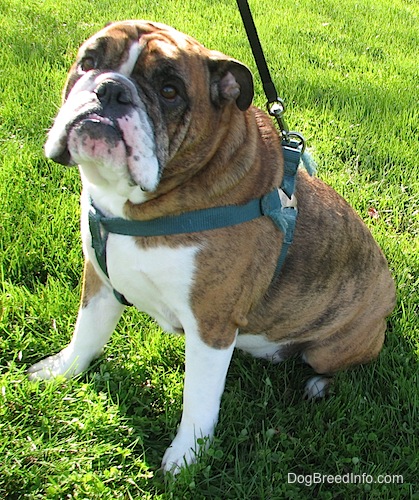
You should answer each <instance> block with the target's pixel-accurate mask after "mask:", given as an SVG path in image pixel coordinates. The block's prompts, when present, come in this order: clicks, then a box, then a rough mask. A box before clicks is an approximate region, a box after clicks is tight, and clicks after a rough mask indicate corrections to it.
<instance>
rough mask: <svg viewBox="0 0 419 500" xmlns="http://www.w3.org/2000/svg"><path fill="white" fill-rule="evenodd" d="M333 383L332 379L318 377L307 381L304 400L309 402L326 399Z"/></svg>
mask: <svg viewBox="0 0 419 500" xmlns="http://www.w3.org/2000/svg"><path fill="white" fill-rule="evenodd" d="M331 383H332V379H331V378H327V377H322V376H321V375H316V376H315V377H311V378H310V379H309V380H307V383H306V387H305V390H304V395H303V398H304V399H307V400H309V401H310V400H312V399H320V398H324V397H325V396H326V395H327V394H328V391H329V388H330V385H331Z"/></svg>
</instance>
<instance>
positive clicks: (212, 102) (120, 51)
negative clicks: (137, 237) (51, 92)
mask: <svg viewBox="0 0 419 500" xmlns="http://www.w3.org/2000/svg"><path fill="white" fill-rule="evenodd" d="M252 98H253V81H252V76H251V73H250V71H249V70H248V69H247V68H246V67H245V66H243V65H242V64H241V63H239V62H238V61H235V60H233V59H231V58H229V57H227V56H224V55H223V54H221V53H218V52H215V51H210V50H208V49H206V48H205V47H203V46H202V45H201V44H200V43H198V42H197V41H196V40H194V39H193V38H191V37H189V36H187V35H184V34H182V33H180V32H178V31H176V30H175V29H173V28H170V27H169V26H165V25H163V24H157V23H150V22H146V21H124V22H119V23H114V24H111V25H109V26H108V27H106V28H104V29H103V30H101V31H100V32H98V33H97V34H96V35H94V36H93V37H92V38H90V39H89V40H87V41H86V42H85V43H84V44H83V45H82V46H81V48H80V50H79V53H78V56H77V60H76V62H75V63H74V65H73V66H72V68H71V70H70V72H69V75H68V78H67V83H66V85H65V88H64V92H63V101H64V102H63V106H62V108H61V110H60V112H59V113H58V116H57V118H56V120H55V122H54V125H53V127H52V129H51V131H50V133H49V136H48V140H47V143H46V145H45V152H46V155H47V157H49V158H51V159H53V160H55V161H57V162H59V163H62V164H64V165H73V164H78V165H80V166H81V167H82V170H83V172H84V174H85V175H86V176H87V178H88V179H89V181H90V182H91V183H94V184H98V185H101V184H102V185H103V184H106V183H113V184H118V183H123V184H127V185H130V186H140V187H141V189H142V190H143V191H151V192H152V191H155V190H156V189H157V187H158V185H159V183H160V181H161V178H162V176H163V175H169V176H173V175H177V174H176V173H175V172H174V171H172V170H173V169H171V168H170V164H173V163H176V168H177V169H178V171H177V173H178V174H180V175H182V172H181V171H182V170H183V169H184V170H185V172H186V170H187V169H188V168H189V167H190V165H192V163H193V165H194V167H193V168H199V164H200V163H203V162H204V161H205V158H206V157H207V156H208V155H211V154H213V153H214V147H215V142H216V137H218V136H221V134H222V129H223V124H224V123H225V122H226V119H225V113H230V114H231V113H240V112H242V111H244V110H246V109H247V108H248V107H249V106H250V104H251V101H252ZM192 156H193V157H194V161H193V162H190V161H188V158H191V157H192ZM174 159H176V160H177V161H175V162H174V161H173V160H174ZM185 172H183V175H186V173H185Z"/></svg>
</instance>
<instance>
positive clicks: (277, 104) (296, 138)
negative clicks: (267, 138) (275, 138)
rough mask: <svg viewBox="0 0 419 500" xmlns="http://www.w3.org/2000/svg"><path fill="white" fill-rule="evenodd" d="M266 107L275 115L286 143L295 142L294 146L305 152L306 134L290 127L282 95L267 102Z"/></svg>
mask: <svg viewBox="0 0 419 500" xmlns="http://www.w3.org/2000/svg"><path fill="white" fill-rule="evenodd" d="M266 107H267V109H268V113H269V115H270V116H273V117H274V118H275V119H276V121H277V123H278V126H279V130H280V132H281V136H282V138H283V141H284V143H285V144H286V145H289V144H291V143H293V146H292V147H297V148H298V149H299V150H300V152H301V154H302V153H304V151H305V149H306V140H305V139H304V136H303V135H302V134H300V132H295V131H293V130H290V129H289V127H288V125H287V122H286V121H285V119H284V113H285V103H284V101H283V100H282V99H281V98H280V97H277V98H276V101H274V102H269V101H268V102H267V103H266ZM295 143H297V145H295Z"/></svg>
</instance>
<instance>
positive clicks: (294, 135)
mask: <svg viewBox="0 0 419 500" xmlns="http://www.w3.org/2000/svg"><path fill="white" fill-rule="evenodd" d="M237 6H238V8H239V11H240V15H241V18H242V21H243V25H244V29H245V30H246V34H247V38H248V40H249V43H250V47H251V49H252V53H253V57H254V59H255V62H256V66H257V68H258V71H259V76H260V79H261V80H262V85H263V90H264V92H265V95H266V98H267V103H266V106H267V109H268V113H269V114H270V115H271V116H273V117H274V118H275V119H276V121H277V123H278V126H279V129H280V132H281V135H282V138H283V140H284V141H285V143H290V142H291V139H293V140H294V141H296V142H297V143H298V144H299V145H300V148H301V152H303V151H304V149H305V140H304V137H303V136H302V135H301V134H300V133H299V132H291V131H290V130H289V128H288V126H287V123H286V122H285V120H284V116H283V115H284V113H285V105H284V101H283V100H282V99H280V98H279V97H278V92H277V91H276V88H275V85H274V83H273V81H272V78H271V74H270V72H269V68H268V65H267V63H266V59H265V55H264V53H263V49H262V45H261V43H260V40H259V36H258V33H257V29H256V25H255V22H254V20H253V16H252V12H251V10H250V7H249V4H248V2H247V0H237Z"/></svg>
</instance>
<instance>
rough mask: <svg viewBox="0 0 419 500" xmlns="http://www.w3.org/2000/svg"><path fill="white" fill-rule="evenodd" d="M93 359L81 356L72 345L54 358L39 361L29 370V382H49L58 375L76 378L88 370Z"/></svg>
mask: <svg viewBox="0 0 419 500" xmlns="http://www.w3.org/2000/svg"><path fill="white" fill-rule="evenodd" d="M91 360H92V358H90V357H89V358H86V357H85V356H84V357H83V356H80V355H79V354H77V353H76V352H74V349H73V348H72V347H71V345H69V346H67V347H66V348H65V349H63V350H62V351H60V352H59V353H58V354H55V355H54V356H49V357H48V358H45V359H43V360H42V361H39V363H36V364H34V365H33V366H31V367H30V368H29V369H28V376H29V380H48V379H51V378H54V377H57V376H58V375H63V376H64V377H66V378H70V377H74V376H75V375H78V374H79V373H81V372H83V371H84V370H86V368H87V367H88V366H89V364H90V361H91Z"/></svg>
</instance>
